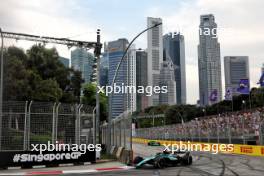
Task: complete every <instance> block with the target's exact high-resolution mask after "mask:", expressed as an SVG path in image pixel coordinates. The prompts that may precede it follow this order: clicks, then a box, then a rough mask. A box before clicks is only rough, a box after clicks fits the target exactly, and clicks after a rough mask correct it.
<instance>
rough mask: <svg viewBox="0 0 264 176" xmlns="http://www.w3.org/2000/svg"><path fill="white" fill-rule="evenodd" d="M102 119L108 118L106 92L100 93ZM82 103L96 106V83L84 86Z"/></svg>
mask: <svg viewBox="0 0 264 176" xmlns="http://www.w3.org/2000/svg"><path fill="white" fill-rule="evenodd" d="M99 95H100V120H101V121H104V120H106V119H107V118H106V117H107V115H108V114H107V106H108V99H107V97H106V95H105V94H103V93H100V94H99ZM82 103H84V104H88V105H90V106H93V107H95V106H96V84H93V83H90V84H85V85H84V86H83V97H82Z"/></svg>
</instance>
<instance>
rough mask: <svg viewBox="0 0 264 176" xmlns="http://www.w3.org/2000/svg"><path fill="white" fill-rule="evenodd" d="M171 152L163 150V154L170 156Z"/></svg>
mask: <svg viewBox="0 0 264 176" xmlns="http://www.w3.org/2000/svg"><path fill="white" fill-rule="evenodd" d="M170 153H171V152H170V151H169V150H168V149H165V150H163V154H170Z"/></svg>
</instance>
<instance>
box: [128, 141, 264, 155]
mask: <svg viewBox="0 0 264 176" xmlns="http://www.w3.org/2000/svg"><path fill="white" fill-rule="evenodd" d="M132 141H133V142H136V143H141V144H147V143H148V141H150V140H149V139H143V138H133V139H132ZM155 141H157V142H160V143H161V144H162V145H173V144H180V141H169V140H155ZM188 143H189V144H201V145H202V146H203V145H205V144H207V145H210V146H211V148H212V149H214V146H213V145H214V144H215V143H199V142H182V144H186V145H187V144H188ZM218 145H219V146H220V145H221V144H218ZM219 153H226V154H240V155H250V156H264V146H260V145H239V144H233V150H232V151H221V150H219Z"/></svg>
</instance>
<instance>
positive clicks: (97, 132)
mask: <svg viewBox="0 0 264 176" xmlns="http://www.w3.org/2000/svg"><path fill="white" fill-rule="evenodd" d="M96 34H97V41H96V42H97V43H96V47H95V50H94V54H95V56H96V59H97V61H96V65H97V70H96V76H97V80H96V84H97V86H96V121H95V127H94V129H95V130H94V132H95V137H96V140H95V141H96V143H97V144H99V143H100V142H101V140H100V127H99V125H100V93H99V86H100V55H101V48H102V46H101V43H100V38H101V36H100V29H97V32H96Z"/></svg>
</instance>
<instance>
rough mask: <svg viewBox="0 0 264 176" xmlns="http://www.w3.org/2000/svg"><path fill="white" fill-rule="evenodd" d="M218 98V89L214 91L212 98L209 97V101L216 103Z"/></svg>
mask: <svg viewBox="0 0 264 176" xmlns="http://www.w3.org/2000/svg"><path fill="white" fill-rule="evenodd" d="M217 96H218V93H217V89H214V90H213V91H212V92H211V94H210V97H209V100H210V101H211V102H216V101H217Z"/></svg>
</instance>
